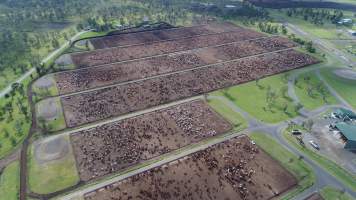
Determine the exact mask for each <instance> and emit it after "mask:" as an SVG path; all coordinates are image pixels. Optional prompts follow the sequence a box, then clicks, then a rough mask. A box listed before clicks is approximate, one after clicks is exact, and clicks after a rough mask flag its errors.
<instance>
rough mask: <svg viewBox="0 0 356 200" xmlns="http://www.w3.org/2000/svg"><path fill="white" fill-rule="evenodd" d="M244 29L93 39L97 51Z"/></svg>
mask: <svg viewBox="0 0 356 200" xmlns="http://www.w3.org/2000/svg"><path fill="white" fill-rule="evenodd" d="M240 29H242V28H240V27H237V26H234V25H232V24H229V23H224V24H220V23H212V24H207V25H200V26H193V27H182V28H172V29H163V30H151V31H143V32H138V33H124V34H119V35H112V36H106V37H100V38H95V39H91V43H92V44H93V46H94V47H95V49H103V48H110V47H117V46H125V45H133V44H141V43H143V44H144V43H151V42H156V41H161V40H170V39H178V38H182V37H192V36H197V35H201V34H205V35H206V34H213V33H221V32H227V31H235V30H240Z"/></svg>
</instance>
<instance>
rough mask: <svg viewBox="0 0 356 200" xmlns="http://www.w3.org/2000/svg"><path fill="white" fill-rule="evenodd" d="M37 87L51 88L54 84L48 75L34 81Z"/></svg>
mask: <svg viewBox="0 0 356 200" xmlns="http://www.w3.org/2000/svg"><path fill="white" fill-rule="evenodd" d="M34 85H35V87H37V88H40V89H49V88H50V87H52V86H53V81H52V80H51V78H50V77H48V76H43V77H41V78H40V79H38V80H37V81H36V82H35V83H34Z"/></svg>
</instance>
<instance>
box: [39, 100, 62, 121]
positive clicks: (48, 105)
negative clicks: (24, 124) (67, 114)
mask: <svg viewBox="0 0 356 200" xmlns="http://www.w3.org/2000/svg"><path fill="white" fill-rule="evenodd" d="M36 107H37V118H38V119H40V118H43V119H45V120H46V121H52V120H55V119H57V118H59V117H60V115H61V107H60V106H59V105H58V102H57V101H56V98H49V99H45V100H42V101H40V102H39V103H38V104H37V105H36Z"/></svg>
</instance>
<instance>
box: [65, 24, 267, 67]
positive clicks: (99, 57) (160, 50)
mask: <svg viewBox="0 0 356 200" xmlns="http://www.w3.org/2000/svg"><path fill="white" fill-rule="evenodd" d="M260 37H266V36H265V35H263V34H261V33H257V32H255V31H251V30H247V29H241V30H239V31H234V32H224V33H218V34H213V35H204V36H196V37H192V38H185V39H178V40H172V41H164V42H156V43H150V44H143V45H133V46H127V47H116V48H109V49H100V50H96V51H89V52H82V53H75V54H72V55H71V58H72V61H73V63H74V64H75V66H76V67H77V68H84V67H89V66H96V65H103V64H109V63H114V62H121V61H127V60H133V59H138V58H144V57H150V56H156V55H160V54H167V53H172V52H178V51H186V50H191V49H196V48H201V47H208V46H213V45H219V44H225V43H232V42H237V41H243V40H248V39H254V38H260Z"/></svg>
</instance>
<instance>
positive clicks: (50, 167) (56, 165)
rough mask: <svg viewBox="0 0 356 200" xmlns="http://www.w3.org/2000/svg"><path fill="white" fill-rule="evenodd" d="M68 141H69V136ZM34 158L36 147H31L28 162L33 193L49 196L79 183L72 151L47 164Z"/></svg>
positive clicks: (30, 185)
mask: <svg viewBox="0 0 356 200" xmlns="http://www.w3.org/2000/svg"><path fill="white" fill-rule="evenodd" d="M66 139H67V140H68V141H69V136H66ZM34 156H35V155H34V146H31V148H30V150H29V161H28V170H29V187H30V190H31V191H33V192H36V193H39V194H48V193H51V192H55V191H58V190H61V189H64V188H67V187H69V186H72V185H75V184H76V183H78V181H79V175H78V172H77V168H76V164H75V159H74V156H73V154H72V150H71V149H70V151H69V153H68V154H67V156H66V157H64V158H62V159H59V160H54V161H50V162H47V163H38V162H37V161H36V159H35V157H34Z"/></svg>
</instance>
